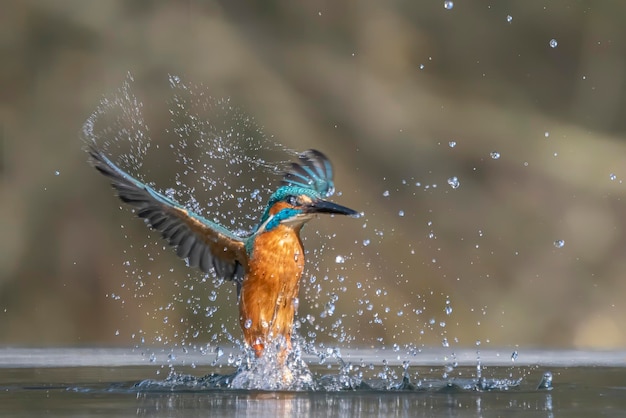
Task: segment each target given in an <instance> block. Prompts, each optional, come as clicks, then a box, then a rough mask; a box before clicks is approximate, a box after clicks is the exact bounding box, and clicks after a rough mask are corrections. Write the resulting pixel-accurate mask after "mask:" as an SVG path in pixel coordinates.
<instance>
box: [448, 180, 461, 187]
mask: <svg viewBox="0 0 626 418" xmlns="http://www.w3.org/2000/svg"><path fill="white" fill-rule="evenodd" d="M448 184H449V185H450V187H452V188H453V189H458V188H459V186H460V185H461V183H460V182H459V179H458V178H457V177H450V178H449V179H448Z"/></svg>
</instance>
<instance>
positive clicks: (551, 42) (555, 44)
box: [550, 38, 559, 48]
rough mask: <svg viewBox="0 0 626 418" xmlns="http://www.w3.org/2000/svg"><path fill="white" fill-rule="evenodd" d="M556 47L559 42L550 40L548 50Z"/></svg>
mask: <svg viewBox="0 0 626 418" xmlns="http://www.w3.org/2000/svg"><path fill="white" fill-rule="evenodd" d="M558 45H559V42H558V41H557V40H556V39H554V38H552V39H550V48H556V47H557V46H558Z"/></svg>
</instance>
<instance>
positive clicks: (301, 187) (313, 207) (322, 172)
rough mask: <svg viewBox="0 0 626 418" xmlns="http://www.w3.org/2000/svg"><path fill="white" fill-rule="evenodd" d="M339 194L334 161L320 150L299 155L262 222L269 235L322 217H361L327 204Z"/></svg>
mask: <svg viewBox="0 0 626 418" xmlns="http://www.w3.org/2000/svg"><path fill="white" fill-rule="evenodd" d="M334 192H335V187H334V185H333V171H332V166H331V164H330V161H329V160H328V158H326V156H325V155H324V154H322V153H321V152H319V151H316V150H308V151H305V152H303V153H302V154H300V155H299V161H298V162H297V163H292V164H291V166H290V167H289V169H288V170H287V171H286V172H285V173H284V175H283V180H282V185H281V187H280V188H279V189H278V190H276V191H275V192H274V194H272V196H271V197H270V200H269V202H268V205H267V208H266V209H265V212H264V213H263V216H262V218H261V226H262V228H263V229H264V230H266V231H269V230H272V229H273V228H276V227H277V226H278V225H280V224H283V225H291V226H301V225H302V224H304V223H305V222H307V221H308V220H310V219H312V218H313V217H314V216H315V215H316V214H318V213H326V214H337V215H348V216H358V215H359V213H358V212H357V211H355V210H352V209H350V208H347V207H345V206H341V205H338V204H336V203H333V202H330V201H328V200H325V199H324V198H326V197H330V196H331V195H332V194H333V193H334Z"/></svg>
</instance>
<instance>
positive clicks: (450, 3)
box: [443, 0, 454, 10]
mask: <svg viewBox="0 0 626 418" xmlns="http://www.w3.org/2000/svg"><path fill="white" fill-rule="evenodd" d="M443 7H444V8H446V9H447V10H452V8H453V7H454V2H453V1H452V0H446V1H444V2H443Z"/></svg>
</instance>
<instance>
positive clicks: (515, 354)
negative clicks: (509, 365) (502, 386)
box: [511, 351, 518, 361]
mask: <svg viewBox="0 0 626 418" xmlns="http://www.w3.org/2000/svg"><path fill="white" fill-rule="evenodd" d="M517 356H518V354H517V351H513V353H511V361H515V360H517Z"/></svg>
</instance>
